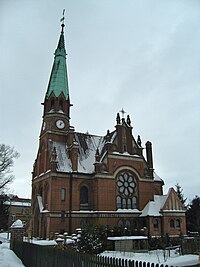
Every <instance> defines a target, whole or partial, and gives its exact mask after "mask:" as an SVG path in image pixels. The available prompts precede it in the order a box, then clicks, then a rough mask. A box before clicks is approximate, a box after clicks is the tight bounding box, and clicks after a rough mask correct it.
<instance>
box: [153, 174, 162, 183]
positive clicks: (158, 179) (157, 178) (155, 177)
mask: <svg viewBox="0 0 200 267" xmlns="http://www.w3.org/2000/svg"><path fill="white" fill-rule="evenodd" d="M153 176H154V181H163V179H161V178H160V177H159V176H158V174H157V173H156V172H153Z"/></svg>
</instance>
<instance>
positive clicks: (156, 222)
mask: <svg viewBox="0 0 200 267" xmlns="http://www.w3.org/2000/svg"><path fill="white" fill-rule="evenodd" d="M153 227H154V228H158V227H159V222H158V219H153Z"/></svg>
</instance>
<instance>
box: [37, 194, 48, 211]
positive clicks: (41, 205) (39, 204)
mask: <svg viewBox="0 0 200 267" xmlns="http://www.w3.org/2000/svg"><path fill="white" fill-rule="evenodd" d="M37 200H38V206H39V210H40V212H41V213H46V212H49V211H48V210H45V209H44V206H43V204H42V197H41V196H37Z"/></svg>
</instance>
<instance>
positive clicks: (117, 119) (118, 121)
mask: <svg viewBox="0 0 200 267" xmlns="http://www.w3.org/2000/svg"><path fill="white" fill-rule="evenodd" d="M116 121H117V124H120V116H119V113H117V118H116Z"/></svg>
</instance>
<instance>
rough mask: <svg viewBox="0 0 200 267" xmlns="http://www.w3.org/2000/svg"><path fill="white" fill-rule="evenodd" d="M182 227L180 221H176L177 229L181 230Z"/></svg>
mask: <svg viewBox="0 0 200 267" xmlns="http://www.w3.org/2000/svg"><path fill="white" fill-rule="evenodd" d="M180 227H181V222H180V220H179V219H176V228H180Z"/></svg>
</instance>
